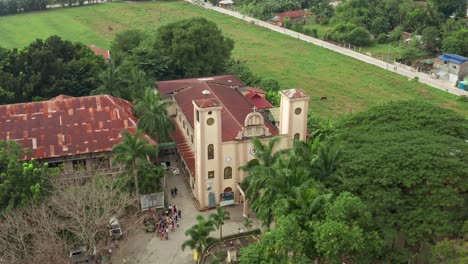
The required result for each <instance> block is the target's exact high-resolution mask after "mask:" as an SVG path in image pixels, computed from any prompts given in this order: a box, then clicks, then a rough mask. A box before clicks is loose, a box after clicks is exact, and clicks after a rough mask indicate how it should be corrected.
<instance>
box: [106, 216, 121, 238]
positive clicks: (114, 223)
mask: <svg viewBox="0 0 468 264" xmlns="http://www.w3.org/2000/svg"><path fill="white" fill-rule="evenodd" d="M109 224H110V230H109V235H110V237H111V238H120V237H121V236H122V229H121V228H120V224H119V221H118V220H117V218H115V217H112V218H111V219H110V221H109Z"/></svg>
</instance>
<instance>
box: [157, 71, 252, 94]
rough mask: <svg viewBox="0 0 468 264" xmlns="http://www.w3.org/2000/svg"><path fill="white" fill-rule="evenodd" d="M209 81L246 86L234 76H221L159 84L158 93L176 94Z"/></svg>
mask: <svg viewBox="0 0 468 264" xmlns="http://www.w3.org/2000/svg"><path fill="white" fill-rule="evenodd" d="M207 81H209V82H213V83H221V84H226V85H230V86H233V87H242V86H245V85H244V83H243V82H242V81H241V80H239V79H238V78H237V77H236V76H234V75H219V76H211V77H202V78H191V79H181V80H171V81H163V82H157V83H156V84H157V85H160V86H159V87H158V91H159V92H160V93H161V94H169V93H173V92H175V91H176V90H178V89H184V88H185V87H188V86H192V85H194V84H195V83H197V82H198V83H203V82H207ZM161 84H162V86H161Z"/></svg>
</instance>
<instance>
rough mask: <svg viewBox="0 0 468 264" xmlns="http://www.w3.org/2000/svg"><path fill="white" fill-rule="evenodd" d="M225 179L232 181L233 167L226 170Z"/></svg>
mask: <svg viewBox="0 0 468 264" xmlns="http://www.w3.org/2000/svg"><path fill="white" fill-rule="evenodd" d="M224 179H225V180H227V179H232V168H231V167H226V168H224Z"/></svg>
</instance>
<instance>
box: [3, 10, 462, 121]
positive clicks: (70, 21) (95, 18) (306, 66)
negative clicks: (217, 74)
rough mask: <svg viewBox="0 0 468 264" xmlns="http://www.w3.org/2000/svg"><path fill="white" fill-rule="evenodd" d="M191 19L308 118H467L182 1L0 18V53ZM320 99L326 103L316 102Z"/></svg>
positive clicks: (451, 100)
mask: <svg viewBox="0 0 468 264" xmlns="http://www.w3.org/2000/svg"><path fill="white" fill-rule="evenodd" d="M192 16H203V17H206V18H208V19H210V20H212V21H214V22H216V23H217V24H218V25H219V26H220V27H221V29H222V30H223V31H224V32H225V34H227V35H228V36H230V37H232V38H233V39H234V40H235V42H236V46H235V50H234V56H235V57H236V58H238V59H241V60H245V61H247V63H248V64H249V66H250V67H251V68H252V70H254V71H255V72H257V73H258V74H260V75H262V76H264V77H270V78H274V79H277V80H278V81H279V82H280V84H281V85H282V87H283V88H291V87H301V88H303V89H305V90H306V91H307V92H308V93H309V94H310V95H311V97H312V100H311V111H312V112H314V113H316V114H318V115H321V116H326V117H332V118H337V117H339V116H342V115H345V114H347V113H352V112H357V111H362V110H364V109H367V108H368V107H369V106H372V105H376V104H380V103H382V102H387V101H389V100H399V99H410V98H421V99H427V100H430V101H432V102H434V103H437V104H439V105H442V106H444V107H448V108H451V109H455V110H456V111H458V112H460V113H462V114H464V115H465V116H468V104H467V103H461V102H458V101H456V97H455V96H452V95H450V94H448V93H445V92H442V91H439V90H437V89H434V88H431V87H429V86H426V85H423V84H420V83H415V82H411V81H408V80H407V79H406V78H404V77H402V76H400V75H396V74H393V73H391V72H387V71H385V70H383V69H380V68H377V67H374V66H371V65H368V64H366V63H363V62H360V61H358V60H355V59H352V58H349V57H346V56H344V55H340V54H337V53H335V52H332V51H328V50H326V49H323V48H320V47H317V46H314V45H312V44H308V43H304V42H302V41H299V40H297V39H293V38H290V37H286V36H283V35H281V34H279V33H274V32H270V31H268V30H266V29H263V28H258V27H257V26H255V25H252V24H249V23H245V22H242V21H239V20H237V19H234V18H231V17H228V16H224V15H221V14H219V13H216V12H214V11H208V10H205V9H203V8H200V7H196V6H192V5H190V4H187V3H185V2H173V1H172V2H168V1H164V2H147V3H124V2H120V3H111V4H102V5H96V6H87V7H80V8H71V9H56V10H49V11H44V12H38V13H29V14H21V15H15V16H7V17H0V36H1V37H0V46H3V47H6V48H12V47H23V46H25V45H27V44H28V43H29V42H31V41H32V40H34V39H35V38H39V37H40V38H45V37H47V36H50V35H53V34H57V35H60V36H62V37H63V38H65V39H69V40H74V41H81V42H83V43H85V44H95V45H97V46H99V47H102V48H108V47H109V43H110V41H111V40H112V38H113V36H114V35H115V34H116V33H117V32H119V31H122V30H125V29H130V28H140V29H144V30H147V31H151V30H155V29H156V28H157V27H158V26H160V25H163V24H167V23H169V22H172V21H174V20H177V19H182V18H187V17H192ZM321 96H327V97H328V100H326V101H320V100H319V98H320V97H321Z"/></svg>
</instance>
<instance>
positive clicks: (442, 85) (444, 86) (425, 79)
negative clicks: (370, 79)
mask: <svg viewBox="0 0 468 264" xmlns="http://www.w3.org/2000/svg"><path fill="white" fill-rule="evenodd" d="M185 1H186V2H189V3H192V4H196V3H195V2H194V1H192V0H185ZM203 7H204V8H206V9H211V10H214V11H217V12H220V13H223V14H226V15H229V16H232V17H235V18H238V19H241V20H244V21H247V22H250V23H254V24H256V25H258V26H261V27H264V28H267V29H270V30H272V31H276V32H279V33H281V34H284V35H287V36H290V37H293V38H298V39H300V40H303V41H306V42H309V43H312V44H314V45H317V46H321V47H323V48H326V49H329V50H333V51H335V52H338V53H341V54H343V55H346V56H349V57H353V58H355V59H358V60H360V61H363V62H367V63H369V64H372V65H375V66H377V67H380V68H382V69H386V70H390V71H393V72H395V73H397V74H400V75H403V76H406V77H408V78H411V79H414V78H415V77H418V78H419V81H420V82H422V83H425V84H427V85H430V86H432V87H434V88H437V89H440V90H443V91H447V92H449V93H451V94H455V95H468V92H466V91H463V90H460V89H458V88H456V87H453V86H451V85H450V84H448V83H446V82H443V81H441V80H434V79H431V78H430V77H429V75H427V74H425V73H421V72H413V71H410V70H407V69H403V68H395V67H394V66H393V65H392V64H389V63H386V62H384V61H381V60H378V59H375V58H373V57H370V56H367V55H365V54H362V53H359V52H355V51H353V50H349V49H346V48H343V47H340V46H337V45H335V44H332V43H329V42H326V41H323V40H320V39H317V38H312V37H309V36H306V35H304V34H300V33H297V32H295V31H292V30H289V29H285V28H282V27H279V26H276V25H273V24H270V23H267V22H264V21H261V20H258V19H255V18H252V17H249V16H245V15H242V14H240V13H238V12H234V11H231V10H227V9H224V8H220V7H216V6H213V5H211V4H205V5H203Z"/></svg>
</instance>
